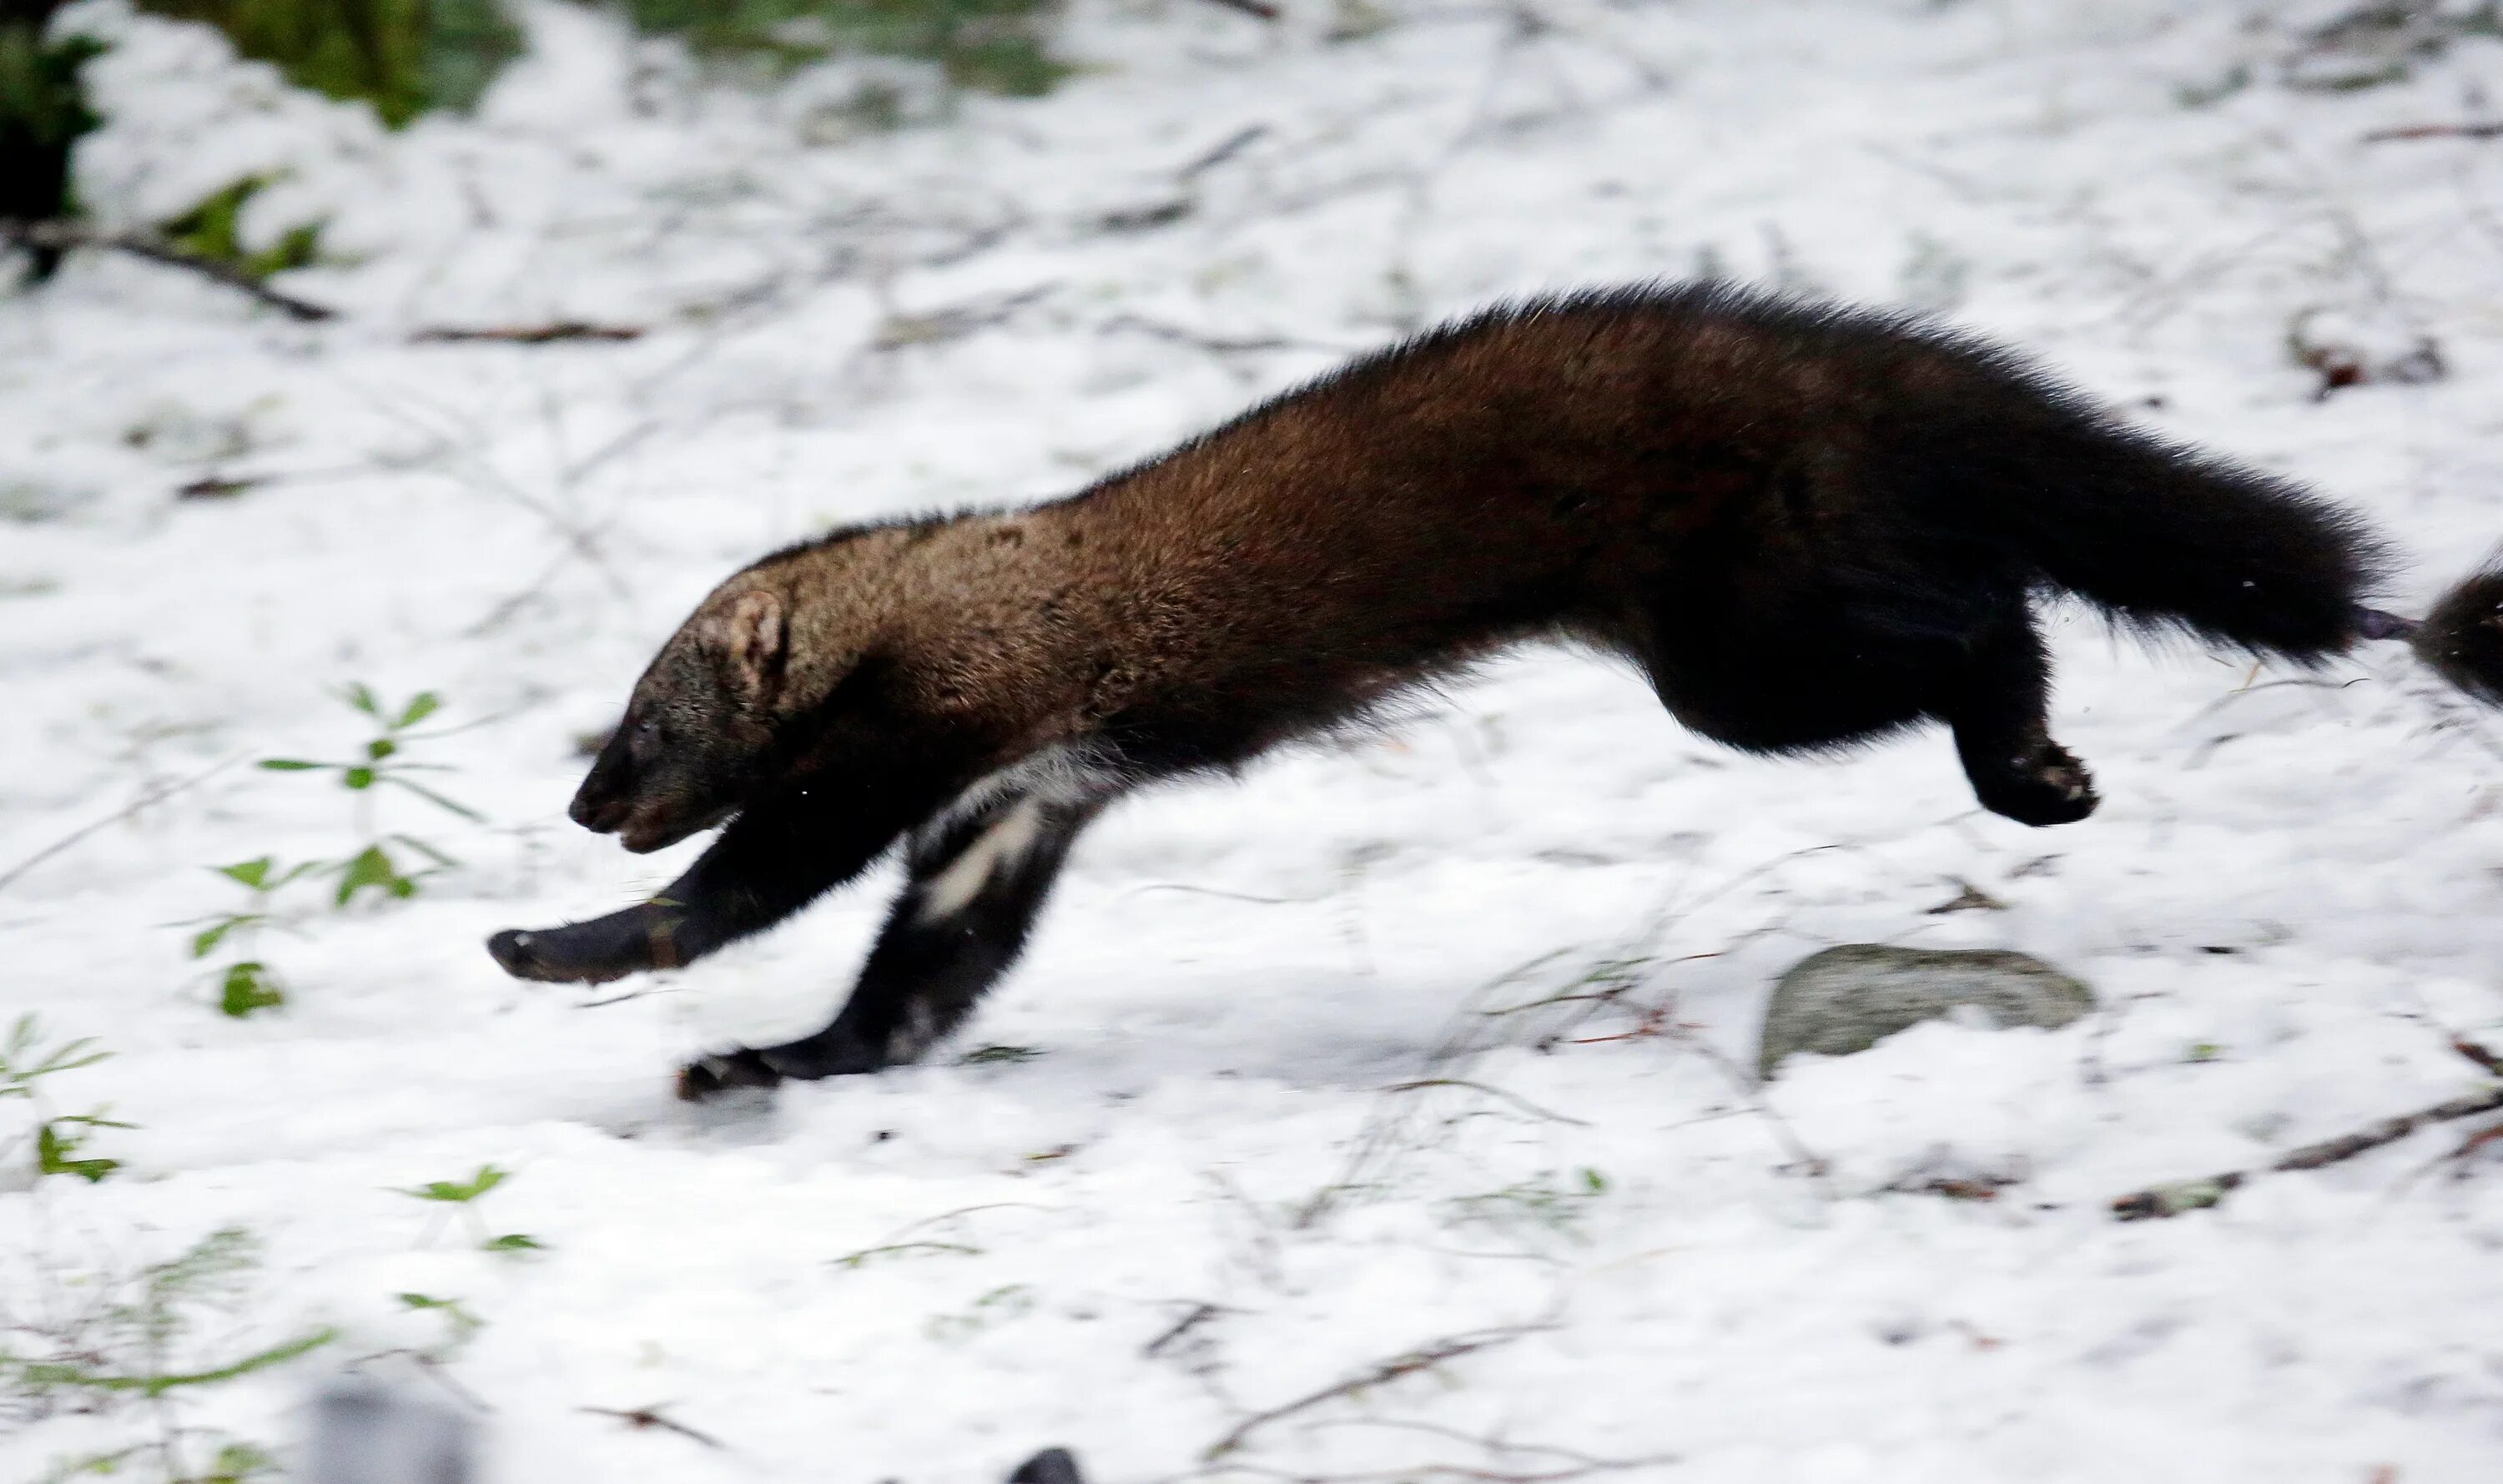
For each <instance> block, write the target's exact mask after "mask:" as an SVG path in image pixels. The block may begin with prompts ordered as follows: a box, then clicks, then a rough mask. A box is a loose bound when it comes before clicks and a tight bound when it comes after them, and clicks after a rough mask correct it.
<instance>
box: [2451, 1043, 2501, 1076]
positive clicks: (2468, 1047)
mask: <svg viewBox="0 0 2503 1484" xmlns="http://www.w3.org/2000/svg"><path fill="white" fill-rule="evenodd" d="M2451 1049H2452V1050H2453V1051H2455V1052H2458V1053H2459V1054H2460V1055H2461V1056H2463V1057H2466V1058H2467V1059H2468V1060H2470V1061H2471V1062H2476V1063H2477V1064H2478V1065H2479V1066H2481V1067H2483V1068H2485V1069H2486V1071H2489V1072H2492V1073H2493V1074H2494V1075H2495V1076H2497V1077H2503V1056H2497V1055H2496V1054H2494V1053H2493V1052H2490V1051H2488V1050H2486V1048H2485V1047H2483V1046H2480V1045H2478V1044H2477V1043H2476V1042H2475V1041H2472V1040H2470V1039H2469V1038H2468V1037H2466V1036H2464V1035H2455V1036H2452V1038H2451Z"/></svg>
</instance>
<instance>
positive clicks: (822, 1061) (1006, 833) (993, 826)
mask: <svg viewBox="0 0 2503 1484" xmlns="http://www.w3.org/2000/svg"><path fill="white" fill-rule="evenodd" d="M1106 802H1108V799H1107V798H1106V797H1105V796H1102V795H1096V796H1090V797H1086V798H1082V799H1076V800H1072V799H1068V798H1052V797H1050V796H1047V795H1046V794H1044V793H1031V792H1016V793H1003V794H1001V795H1000V796H998V797H996V798H994V799H991V800H990V801H988V802H987V803H985V804H984V805H983V806H982V808H980V809H979V810H977V811H976V812H974V813H972V814H970V815H966V816H963V817H960V818H956V819H953V820H947V821H943V822H942V823H940V824H939V825H937V826H932V827H929V828H927V829H925V830H923V831H922V832H919V833H916V834H915V835H914V836H913V837H912V839H911V841H910V843H909V845H908V846H907V849H906V856H905V862H906V867H907V869H908V870H909V873H910V879H909V881H908V882H907V883H906V885H905V888H904V891H903V892H902V893H901V894H898V895H897V897H896V899H895V905H894V906H893V907H891V908H890V909H888V912H887V918H886V926H885V927H883V928H881V929H880V930H879V932H878V937H877V944H876V946H875V947H874V948H872V949H871V950H870V956H869V961H868V962H867V963H866V964H864V965H862V967H861V974H860V980H859V983H858V984H857V985H855V986H854V987H853V990H852V995H851V998H850V999H849V1000H848V1001H846V1002H845V1003H844V1005H843V1008H842V1010H841V1012H840V1014H838V1015H837V1016H836V1017H835V1019H834V1021H833V1022H832V1024H830V1025H828V1026H827V1027H826V1028H825V1029H822V1030H819V1031H816V1032H815V1033H813V1034H811V1035H806V1036H803V1037H801V1038H800V1039H799V1040H796V1041H790V1042H786V1043H784V1044H783V1045H780V1046H767V1047H761V1048H757V1049H752V1050H742V1051H735V1052H731V1053H728V1054H727V1055H723V1056H716V1057H706V1058H705V1059H703V1061H701V1062H695V1063H693V1064H692V1065H690V1066H688V1067H686V1068H685V1069H684V1070H683V1071H681V1072H680V1073H679V1074H678V1096H681V1097H685V1098H689V1099H695V1098H701V1097H703V1096H707V1095H709V1094H712V1093H717V1092H720V1091H721V1090H723V1089H724V1088H732V1087H771V1086H772V1085H774V1084H775V1083H777V1082H780V1081H781V1080H782V1079H784V1078H786V1077H789V1078H797V1079H801V1080H808V1079H813V1078H817V1077H834V1076H841V1075H843V1074H846V1073H852V1072H874V1071H877V1070H879V1069H880V1068H882V1067H887V1066H893V1065H897V1064H899V1063H902V1062H910V1061H913V1060H914V1059H916V1058H918V1057H919V1056H920V1055H921V1053H922V1052H923V1051H925V1050H927V1049H928V1048H929V1046H930V1044H931V1043H932V1042H933V1041H936V1040H938V1039H939V1038H940V1037H942V1036H943V1035H945V1034H946V1033H947V1032H948V1031H950V1030H953V1029H955V1028H956V1027H957V1026H958V1025H959V1024H961V1023H962V1022H963V1021H964V1019H965V1017H966V1016H967V1015H968V1014H970V1013H971V1012H972V1010H973V1008H974V1002H975V1001H976V1000H977V999H979V998H980V997H981V995H982V993H983V992H984V991H986V990H988V989H989V988H990V987H991V986H992V985H993V984H995V983H997V982H998V980H999V978H1000V976H1001V975H1003V974H1005V973H1007V972H1008V970H1009V966H1010V965H1011V964H1012V963H1014V962H1015V961H1016V958H1017V955H1018V953H1019V952H1020V951H1022V950H1023V949H1024V947H1025V940H1026V934H1027V933H1028V931H1029V930H1031V929H1032V927H1034V920H1035V916H1036V914H1038V913H1039V912H1041V911H1042V909H1043V903H1044V898H1045V897H1046V896H1047V895H1048V894H1050V891H1051V884H1052V882H1053V880H1054V879H1055V878H1056V877H1057V876H1058V875H1059V874H1060V867H1061V864H1062V862H1063V861H1065V860H1067V859H1068V856H1069V847H1070V845H1071V843H1072V842H1074V841H1075V840H1076V839H1077V837H1078V833H1079V831H1080V830H1081V829H1083V828H1085V826H1086V825H1087V823H1088V822H1089V821H1091V820H1093V819H1094V818H1095V816H1096V815H1098V814H1100V813H1102V812H1103V809H1104V805H1105V804H1106Z"/></svg>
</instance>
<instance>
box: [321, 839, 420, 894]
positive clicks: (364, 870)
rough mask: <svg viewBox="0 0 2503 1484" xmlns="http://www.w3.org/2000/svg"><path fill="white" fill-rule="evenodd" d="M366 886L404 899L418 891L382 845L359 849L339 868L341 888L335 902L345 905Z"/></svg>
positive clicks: (413, 882)
mask: <svg viewBox="0 0 2503 1484" xmlns="http://www.w3.org/2000/svg"><path fill="white" fill-rule="evenodd" d="M367 887H371V888H373V889H374V890H375V891H378V892H380V893H382V894H384V895H385V896H390V897H395V898H397V899H399V900H402V901H405V900H407V899H408V898H409V897H412V896H415V895H416V894H417V883H416V882H415V881H413V880H411V879H410V878H408V877H407V876H404V875H402V874H400V869H399V866H398V865H397V864H396V863H395V862H394V861H393V860H392V858H391V855H390V853H389V852H387V851H385V850H384V849H383V848H382V847H381V846H379V845H368V846H366V847H365V848H364V849H363V850H360V851H359V852H357V854H356V856H355V857H354V858H353V859H351V860H349V861H348V863H347V864H345V865H343V866H341V867H339V890H338V892H337V893H336V894H335V901H336V903H337V905H339V906H342V907H344V906H346V905H347V904H348V903H349V902H350V901H351V900H352V899H354V897H355V896H356V894H358V893H359V892H361V891H363V890H364V889H366V888H367Z"/></svg>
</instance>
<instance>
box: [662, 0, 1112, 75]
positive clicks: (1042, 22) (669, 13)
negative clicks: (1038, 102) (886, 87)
mask: <svg viewBox="0 0 2503 1484" xmlns="http://www.w3.org/2000/svg"><path fill="white" fill-rule="evenodd" d="M620 9H622V10H623V11H624V13H625V15H626V17H627V18H628V19H629V20H631V21H632V22H633V23H634V27H635V29H637V30H639V31H642V32H644V33H645V34H647V35H654V36H676V37H680V38H682V39H684V40H685V41H686V43H687V45H688V46H690V47H692V48H693V49H695V50H696V51H699V52H703V53H709V54H713V55H730V56H740V57H747V58H752V59H758V60H763V61H767V62H770V63H779V64H782V65H798V64H800V63H804V62H810V61H815V60H817V59H818V58H820V57H824V56H828V55H832V54H835V53H837V52H842V51H864V52H869V53H872V54H874V55H878V56H901V57H911V58H915V59H917V60H921V61H927V62H935V63H937V64H938V65H939V68H940V70H941V71H942V72H943V74H944V75H945V77H946V79H947V81H948V83H949V84H953V85H954V86H957V87H963V88H969V89H972V90H974V91H976V92H987V93H997V94H1000V95H1002V96H1005V97H1012V98H1031V97H1039V96H1041V95H1042V94H1044V93H1047V92H1049V91H1051V89H1052V88H1053V87H1055V86H1057V85H1059V84H1060V83H1061V82H1062V80H1064V79H1066V78H1067V77H1068V76H1069V75H1070V73H1071V72H1072V71H1074V70H1075V69H1074V68H1072V67H1071V66H1070V64H1068V63H1067V62H1064V61H1062V60H1060V59H1059V58H1057V57H1055V56H1053V55H1052V54H1051V51H1050V30H1051V25H1052V22H1053V20H1054V19H1055V17H1056V16H1057V13H1058V9H1059V7H1058V5H1057V4H1056V3H1055V0H621V4H620Z"/></svg>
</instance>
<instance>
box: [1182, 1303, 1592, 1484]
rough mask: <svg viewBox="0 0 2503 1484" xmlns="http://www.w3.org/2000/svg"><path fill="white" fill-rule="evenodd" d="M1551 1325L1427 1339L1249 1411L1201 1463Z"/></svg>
mask: <svg viewBox="0 0 2503 1484" xmlns="http://www.w3.org/2000/svg"><path fill="white" fill-rule="evenodd" d="M1554 1328H1555V1326H1554V1325H1552V1324H1534V1325H1516V1326H1513V1327H1511V1328H1509V1329H1501V1330H1477V1331H1472V1332H1469V1333H1466V1334H1453V1335H1447V1336H1445V1337H1444V1338H1442V1339H1438V1340H1432V1341H1429V1342H1427V1343H1425V1344H1423V1345H1420V1346H1419V1347H1417V1348H1416V1349H1414V1350H1410V1351H1406V1352H1403V1353H1401V1354H1399V1355H1395V1356H1392V1357H1391V1358H1390V1359H1389V1360H1387V1361H1382V1362H1380V1363H1378V1364H1376V1365H1373V1366H1367V1367H1365V1368H1364V1369H1363V1370H1360V1371H1358V1372H1356V1373H1355V1374H1354V1375H1352V1376H1349V1377H1347V1378H1346V1379H1345V1380H1341V1381H1334V1382H1332V1383H1330V1384H1329V1385H1327V1386H1324V1387H1322V1388H1321V1389H1320V1390H1319V1391H1316V1392H1310V1393H1307V1394H1306V1395H1304V1396H1301V1397H1298V1398H1296V1399H1295V1400H1292V1401H1289V1402H1286V1404H1285V1405H1283V1406H1273V1407H1271V1408H1269V1409H1268V1410H1267V1411H1265V1412H1254V1413H1252V1414H1251V1416H1250V1417H1247V1418H1245V1419H1244V1420H1243V1421H1242V1422H1240V1423H1238V1424H1236V1425H1235V1428H1234V1431H1232V1432H1230V1433H1226V1434H1225V1435H1224V1436H1223V1437H1220V1438H1218V1439H1217V1441H1216V1442H1214V1443H1211V1444H1209V1446H1208V1448H1207V1449H1206V1450H1205V1451H1203V1452H1202V1453H1201V1454H1200V1458H1201V1460H1202V1461H1204V1462H1207V1463H1215V1462H1216V1461H1217V1460H1218V1459H1220V1458H1223V1457H1225V1455H1227V1454H1229V1453H1232V1452H1233V1451H1234V1450H1235V1449H1237V1448H1240V1447H1242V1446H1243V1443H1244V1441H1245V1439H1247V1438H1249V1437H1250V1436H1251V1434H1252V1433H1255V1432H1258V1431H1259V1430H1260V1429H1262V1428H1264V1427H1267V1426H1268V1425H1269V1424H1271V1423H1273V1422H1277V1421H1280V1420H1282V1419H1284V1418H1287V1417H1292V1416H1294V1415H1295V1414H1296V1413H1298V1412H1305V1411H1310V1410H1311V1409H1312V1408H1314V1407H1317V1406H1319V1405H1320V1404H1321V1403H1322V1402H1324V1401H1329V1400H1334V1399H1336V1398H1339V1397H1346V1396H1353V1395H1354V1394H1355V1393H1357V1392H1360V1391H1365V1390H1367V1389H1369V1388H1372V1387H1376V1386H1381V1385H1385V1384H1387V1383H1389V1382H1391V1381H1396V1380H1398V1379H1399V1378H1400V1377H1402V1376H1408V1375H1414V1374H1416V1373H1417V1372H1418V1371H1421V1370H1431V1369H1432V1368H1433V1367H1435V1366H1440V1365H1442V1364H1443V1363H1444V1362H1446V1361H1456V1360H1458V1359H1459V1358H1460V1357H1461V1356H1464V1355H1473V1354H1475V1353H1477V1352H1478V1351H1480V1350H1486V1349H1491V1348H1492V1347H1493V1346H1496V1345H1507V1344H1510V1343H1511V1342H1513V1341H1514V1340H1517V1339H1519V1338H1521V1337H1522V1336H1523V1335H1525V1334H1536V1333H1539V1332H1543V1331H1547V1330H1552V1329H1554Z"/></svg>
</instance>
